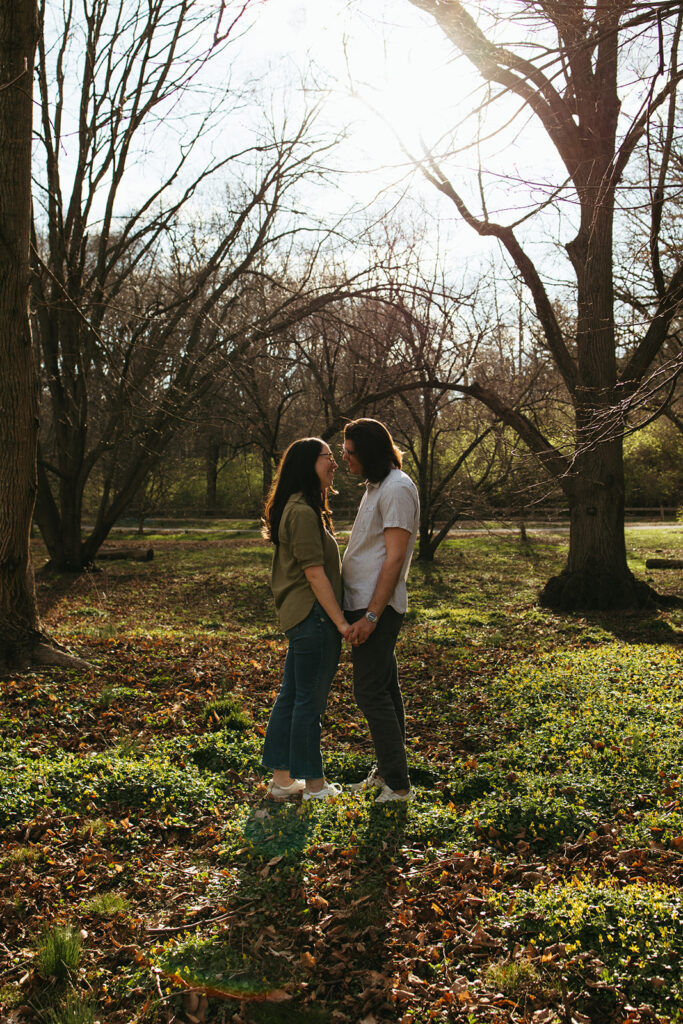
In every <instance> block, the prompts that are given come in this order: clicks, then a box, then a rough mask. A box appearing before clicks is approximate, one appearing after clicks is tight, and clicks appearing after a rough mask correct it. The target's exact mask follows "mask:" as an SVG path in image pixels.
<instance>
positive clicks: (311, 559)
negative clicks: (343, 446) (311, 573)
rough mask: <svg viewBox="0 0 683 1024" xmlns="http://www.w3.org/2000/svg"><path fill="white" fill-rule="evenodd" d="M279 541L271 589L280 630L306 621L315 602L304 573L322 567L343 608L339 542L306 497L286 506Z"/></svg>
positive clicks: (275, 554) (279, 531)
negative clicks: (315, 566) (325, 526)
mask: <svg viewBox="0 0 683 1024" xmlns="http://www.w3.org/2000/svg"><path fill="white" fill-rule="evenodd" d="M278 537H279V543H278V544H277V546H276V548H275V553H274V555H273V565H272V570H271V581H270V585H271V589H272V591H273V597H274V598H275V608H276V611H277V615H278V621H279V623H280V627H281V628H282V629H284V630H287V629H291V628H292V626H296V625H297V623H299V622H302V621H303V620H304V619H305V618H306V616H307V615H308V613H309V612H310V610H311V608H312V607H313V602H314V601H315V595H314V593H313V591H312V590H311V587H310V584H309V582H308V580H307V579H306V576H305V574H304V569H309V568H311V567H312V566H314V565H322V566H323V568H324V569H325V574H326V576H327V578H328V579H329V581H330V583H331V584H332V589H333V591H334V594H335V596H336V598H337V601H338V602H339V604H340V605H341V596H342V585H341V561H340V559H339V548H338V547H337V542H336V540H335V539H334V537H333V536H332V535H331V534H330V533H328V532H327V530H324V529H323V528H322V523H321V521H320V517H319V516H318V514H317V513H316V511H315V510H314V509H312V508H311V506H310V505H309V504H308V502H307V501H306V499H305V498H304V496H303V495H302V494H293V495H292V497H291V498H290V499H289V501H288V502H287V504H286V505H285V508H284V511H283V513H282V519H281V520H280V526H279V529H278Z"/></svg>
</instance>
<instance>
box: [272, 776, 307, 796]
mask: <svg viewBox="0 0 683 1024" xmlns="http://www.w3.org/2000/svg"><path fill="white" fill-rule="evenodd" d="M305 786H306V783H305V781H304V780H303V779H293V780H292V781H291V782H290V783H289V785H288V786H278V785H277V783H276V782H271V784H270V786H269V787H268V796H269V797H270V798H271V800H289V798H290V797H293V796H294V797H296V796H299V794H300V793H303V791H304V788H305Z"/></svg>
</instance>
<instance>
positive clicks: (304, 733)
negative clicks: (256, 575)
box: [261, 601, 341, 779]
mask: <svg viewBox="0 0 683 1024" xmlns="http://www.w3.org/2000/svg"><path fill="white" fill-rule="evenodd" d="M285 636H286V637H287V639H288V640H289V650H288V651H287V658H286V660H285V671H284V675H283V677H282V685H281V686H280V692H279V693H278V695H277V700H276V701H275V704H274V705H273V710H272V711H271V713H270V718H269V719H268V728H267V729H266V738H265V742H264V744H263V757H262V758H261V764H262V765H263V767H264V768H270V769H271V771H273V770H275V769H289V774H290V775H291V776H292V778H294V779H321V778H322V777H323V775H324V771H323V760H322V755H321V753H320V718H321V715H322V713H323V711H324V710H325V708H326V706H327V695H328V693H329V692H330V684H331V683H332V679H333V677H334V673H335V672H336V671H337V665H338V664H339V654H340V652H341V635H340V633H339V630H338V629H337V627H336V626H335V625H334V623H333V622H332V620H331V619H330V618H329V617H328V616H327V615H326V614H325V612H324V611H323V609H322V608H321V606H320V605H319V604H318V602H317V601H315V603H314V604H313V607H312V608H311V610H310V612H309V614H308V615H307V616H306V618H305V619H304V620H303V622H299V623H297V625H296V626H292V628H291V629H288V630H287V631H286V633H285Z"/></svg>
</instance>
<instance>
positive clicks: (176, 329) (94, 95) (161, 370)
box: [33, 0, 329, 571]
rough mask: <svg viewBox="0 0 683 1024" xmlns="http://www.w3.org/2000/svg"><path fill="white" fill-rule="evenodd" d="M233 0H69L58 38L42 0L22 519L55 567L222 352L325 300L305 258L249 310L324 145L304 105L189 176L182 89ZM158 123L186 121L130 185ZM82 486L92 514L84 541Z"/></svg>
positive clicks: (194, 122)
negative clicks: (37, 387)
mask: <svg viewBox="0 0 683 1024" xmlns="http://www.w3.org/2000/svg"><path fill="white" fill-rule="evenodd" d="M247 2H248V0H247ZM247 2H241V0H239V2H238V0H234V2H232V3H231V4H227V3H226V2H224V0H215V3H207V4H202V5H197V4H195V3H193V2H192V0H73V2H69V3H66V4H65V5H63V7H62V8H61V10H60V12H59V14H58V16H59V18H61V21H60V23H59V25H58V28H57V31H54V30H53V29H48V26H47V24H46V20H47V17H48V14H51V15H53V16H54V12H53V10H52V8H51V7H50V5H48V4H47V3H46V0H41V2H40V8H39V10H40V16H41V19H42V23H43V33H42V36H41V42H40V50H39V60H38V69H37V70H38V86H39V91H40V100H41V133H40V144H39V147H38V148H39V152H40V153H41V156H42V167H41V169H40V172H39V173H37V174H36V178H37V183H38V184H37V190H36V196H37V202H36V221H35V229H34V250H33V252H34V306H35V319H34V323H35V333H36V338H37V343H38V348H39V351H40V355H41V360H42V381H43V393H44V400H45V404H46V416H45V423H46V428H49V429H46V430H45V431H44V432H43V439H42V444H41V450H40V453H39V490H38V501H37V506H36V518H37V521H38V524H39V526H40V529H41V532H42V534H43V537H44V540H45V543H46V545H47V547H48V551H49V553H50V557H51V562H52V564H53V565H54V566H55V567H57V568H59V569H61V570H74V571H78V570H80V569H81V568H83V567H84V566H87V565H88V564H89V563H91V561H92V559H93V558H94V556H95V554H96V552H97V550H98V548H99V546H100V545H101V543H102V541H103V540H104V538H105V537H106V536H107V534H108V532H109V530H110V529H111V527H112V525H113V524H114V522H115V521H116V519H117V518H118V517H119V516H120V515H121V514H122V512H123V511H124V510H125V508H126V506H127V504H128V502H129V501H130V500H131V499H132V497H133V496H134V495H135V494H136V493H137V492H138V491H139V488H140V486H141V484H142V482H143V481H144V480H145V478H146V476H147V475H148V474H149V472H150V470H151V469H152V468H153V466H154V465H155V463H156V462H157V461H158V460H159V459H160V458H161V456H162V454H163V452H164V451H165V449H166V447H167V445H168V444H169V442H170V439H171V438H172V437H173V435H174V433H175V432H176V431H177V430H178V429H180V428H182V427H183V426H185V425H186V424H187V423H188V422H189V421H190V420H191V418H192V416H193V410H194V409H195V408H196V407H197V404H198V402H199V400H200V399H201V396H202V395H203V394H205V393H206V392H207V391H208V390H209V389H210V388H211V386H212V383H213V381H214V380H215V377H216V375H217V373H219V372H220V370H221V367H222V366H223V364H224V362H225V360H226V359H228V358H230V357H231V356H234V355H235V354H237V353H239V352H240V351H245V350H246V349H247V348H248V347H249V346H250V345H251V344H252V343H253V341H254V339H257V338H260V337H262V336H263V335H264V333H267V332H270V333H277V332H278V331H281V330H284V329H286V328H287V326H288V325H289V324H290V323H292V322H295V321H296V320H297V319H298V318H299V317H301V316H302V315H304V312H303V311H304V306H305V301H308V302H309V303H310V304H311V305H312V307H313V308H316V304H318V305H319V304H321V303H324V301H325V300H324V298H322V297H321V296H320V295H319V294H314V295H312V294H310V292H307V291H306V286H307V281H308V280H309V279H310V268H309V267H306V266H304V268H303V270H302V272H301V274H300V276H299V278H298V279H297V281H296V284H295V286H294V287H293V288H290V289H289V290H288V291H286V292H285V290H281V292H280V294H279V295H278V296H277V301H276V302H274V303H273V305H272V306H270V307H269V308H268V310H265V311H264V310H262V311H260V312H258V313H256V314H254V311H253V306H252V304H251V301H250V293H251V290H252V289H253V287H254V281H255V280H258V279H259V278H261V277H262V276H263V275H264V274H267V272H268V268H269V258H271V256H272V254H273V253H274V252H275V250H276V249H277V248H278V247H282V246H285V247H286V240H287V239H291V238H292V237H293V236H294V235H295V233H296V232H297V231H298V230H299V229H300V228H303V227H304V220H303V218H301V217H296V216H294V214H293V212H292V211H291V209H290V208H289V205H288V201H287V200H288V196H289V195H290V194H291V193H292V192H293V191H294V190H295V188H296V187H297V186H298V185H299V183H300V182H301V180H302V179H303V178H304V177H305V175H306V174H307V171H308V168H309V166H310V165H311V163H312V162H313V161H314V160H315V158H316V155H318V154H320V153H321V152H322V151H324V150H325V149H326V148H327V147H328V145H329V143H328V142H327V141H323V140H321V139H316V138H314V137H313V134H312V132H313V129H312V124H313V115H312V114H311V113H304V114H303V115H302V117H301V118H300V120H299V121H298V122H297V123H296V124H284V125H283V127H282V129H281V130H278V131H276V130H275V129H272V130H268V128H267V126H266V127H265V128H264V129H263V130H262V131H261V134H260V137H259V138H258V139H257V140H256V141H255V142H254V143H252V144H248V145H242V146H239V147H237V148H236V149H234V150H233V151H232V152H230V153H229V154H228V155H223V156H219V157H216V158H214V159H210V160H209V162H208V164H206V163H204V162H202V165H201V167H200V169H199V170H197V169H196V167H197V161H196V159H194V160H193V153H195V152H196V144H197V143H198V142H199V141H200V140H202V141H203V142H207V144H208V140H207V132H209V131H210V129H211V127H212V124H213V122H212V117H213V114H214V110H213V109H212V107H211V105H209V109H208V111H206V112H205V113H204V114H203V115H202V116H201V117H199V118H197V117H196V115H195V114H193V110H194V108H193V106H192V103H191V102H190V98H189V97H190V94H191V90H192V89H193V87H194V83H195V82H197V81H201V76H202V74H203V72H204V69H205V66H206V64H207V62H208V61H211V60H215V59H216V58H217V57H221V59H222V60H227V59H228V56H229V45H230V41H231V32H232V29H233V28H234V26H235V25H237V24H238V23H239V17H240V15H241V14H242V13H243V11H244V9H245V8H246V6H247ZM77 8H78V14H77V10H76V9H77ZM228 14H230V17H229V18H228ZM207 39H208V43H207ZM77 61H78V62H79V72H80V78H79V88H78V95H77V98H76V100H75V101H74V97H73V95H72V89H73V78H71V77H70V75H69V72H70V69H71V67H72V66H73V64H74V63H75V62H77ZM201 99H202V102H205V100H204V93H202V97H201ZM220 99H221V101H222V102H223V103H224V104H226V103H229V102H230V96H229V95H223V96H221V97H220ZM221 109H223V108H221ZM188 111H189V113H188ZM221 116H223V115H222V114H221ZM164 121H166V122H169V121H173V123H175V122H176V121H182V122H183V124H185V123H187V124H188V125H189V128H188V130H187V133H186V134H185V135H184V136H183V137H182V138H181V139H180V140H179V144H178V146H177V149H176V150H175V153H173V151H172V147H171V149H169V152H168V153H165V154H164V157H165V159H163V160H161V159H158V160H157V164H161V170H159V169H157V172H156V175H155V174H150V175H148V176H147V177H146V178H145V179H144V180H143V179H141V177H140V175H139V173H138V175H137V177H131V171H132V170H133V167H132V166H131V165H134V164H135V161H136V158H137V156H138V154H139V153H140V152H141V151H143V150H144V148H145V147H149V145H150V139H152V140H153V139H154V134H153V129H155V128H157V127H158V125H159V123H163V122H164ZM169 138H170V136H169V135H168V133H167V134H165V135H163V136H161V138H160V142H161V144H162V145H163V146H170V142H169ZM193 168H194V169H193ZM219 172H220V173H221V174H223V175H224V176H225V179H226V180H227V182H228V184H227V185H226V186H225V188H224V191H223V195H222V196H220V197H217V196H216V194H215V192H214V195H213V197H211V203H210V204H209V206H208V209H206V208H205V209H204V212H202V213H201V214H200V212H199V208H198V205H197V203H193V198H194V197H195V196H196V195H199V190H201V189H202V188H205V187H206V184H207V181H208V180H209V178H211V179H213V178H214V177H215V176H216V175H217V174H218V173H219ZM131 182H132V185H131ZM131 187H134V189H135V192H134V193H131V192H129V191H128V189H130V188H131ZM141 190H142V192H141ZM203 194H204V195H207V193H206V192H204V193H203ZM309 226H311V224H310V222H309ZM304 299H305V301H304ZM95 482H96V483H97V484H98V485H99V488H100V500H99V504H98V508H97V513H96V516H95V523H94V527H93V529H92V530H91V532H90V533H89V534H88V535H87V536H86V537H82V507H83V499H84V493H85V491H86V488H88V487H93V486H94V483H95Z"/></svg>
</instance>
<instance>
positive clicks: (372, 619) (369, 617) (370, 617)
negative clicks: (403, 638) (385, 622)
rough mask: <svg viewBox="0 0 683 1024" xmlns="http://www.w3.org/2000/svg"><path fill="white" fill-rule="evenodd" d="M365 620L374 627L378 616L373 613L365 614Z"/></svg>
mask: <svg viewBox="0 0 683 1024" xmlns="http://www.w3.org/2000/svg"><path fill="white" fill-rule="evenodd" d="M365 618H366V619H367V620H368V622H371V623H372V624H373V626H374V624H375V623H376V622H377V618H378V616H377V615H375V613H374V612H366V613H365Z"/></svg>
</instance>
